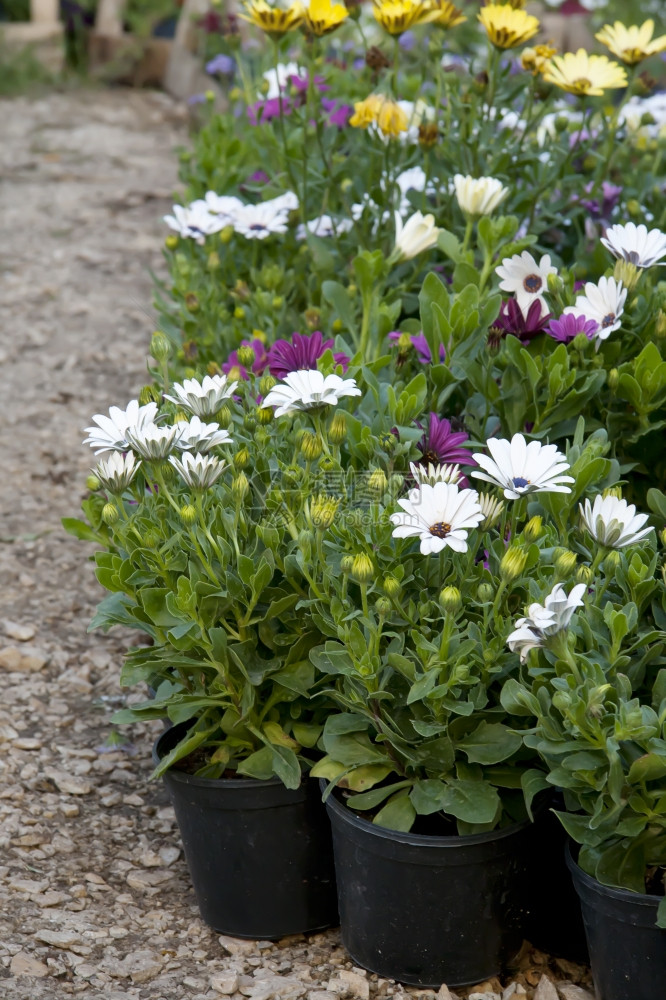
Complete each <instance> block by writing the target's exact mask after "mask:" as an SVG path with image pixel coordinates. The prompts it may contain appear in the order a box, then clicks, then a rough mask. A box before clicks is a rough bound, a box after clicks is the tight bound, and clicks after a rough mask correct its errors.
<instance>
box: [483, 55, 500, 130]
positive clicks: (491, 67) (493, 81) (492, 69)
mask: <svg viewBox="0 0 666 1000" xmlns="http://www.w3.org/2000/svg"><path fill="white" fill-rule="evenodd" d="M488 46H489V48H490V52H489V53H488V91H487V94H486V115H487V116H488V119H487V120H488V121H490V120H491V114H492V110H493V107H494V104H495V94H496V92H497V77H498V76H499V70H500V59H501V52H500V50H499V49H497V48H495V46H494V45H493V44H492V42H488Z"/></svg>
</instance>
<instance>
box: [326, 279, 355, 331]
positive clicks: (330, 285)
mask: <svg viewBox="0 0 666 1000" xmlns="http://www.w3.org/2000/svg"><path fill="white" fill-rule="evenodd" d="M321 293H322V295H323V297H324V299H325V300H326V302H329V303H330V304H331V305H332V306H333V308H334V309H335V311H336V313H337V314H338V318H339V319H340V321H341V322H342V325H343V326H344V327H345V328H346V329H347V330H349V331H350V332H351V331H353V330H354V329H355V328H356V318H355V315H354V309H353V306H352V302H351V299H350V298H349V293H348V291H347V289H346V288H345V287H344V286H343V285H341V284H340V283H339V282H337V281H325V282H324V283H323V284H322V286H321Z"/></svg>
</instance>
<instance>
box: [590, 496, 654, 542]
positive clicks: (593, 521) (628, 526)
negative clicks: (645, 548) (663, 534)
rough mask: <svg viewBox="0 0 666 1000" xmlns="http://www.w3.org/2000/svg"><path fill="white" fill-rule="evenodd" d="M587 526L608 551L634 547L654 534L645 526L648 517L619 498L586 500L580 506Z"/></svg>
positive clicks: (597, 497) (598, 497)
mask: <svg viewBox="0 0 666 1000" xmlns="http://www.w3.org/2000/svg"><path fill="white" fill-rule="evenodd" d="M578 506H579V508H580V514H581V519H582V522H583V524H584V526H585V527H586V528H587V530H588V531H589V533H590V534H591V535H592V537H593V538H594V540H595V542H598V543H599V545H605V546H606V547H607V548H609V549H623V548H625V547H626V546H627V545H635V544H636V542H640V541H641V540H642V539H643V538H645V536H646V535H649V534H650V532H651V531H652V528H651V526H650V525H648V526H647V528H645V527H643V525H644V524H645V522H646V521H647V519H648V516H649V515H648V514H637V513H636V508H635V506H634V505H633V504H629V503H627V501H626V500H621V499H619V498H618V497H614V496H608V497H602V496H596V497H595V498H594V503H593V504H591V503H590V501H589V500H586V501H585V503H584V504H579V505H578Z"/></svg>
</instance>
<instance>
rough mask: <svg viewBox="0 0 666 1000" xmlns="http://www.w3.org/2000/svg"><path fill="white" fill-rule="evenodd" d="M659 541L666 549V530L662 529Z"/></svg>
mask: <svg viewBox="0 0 666 1000" xmlns="http://www.w3.org/2000/svg"><path fill="white" fill-rule="evenodd" d="M659 541H660V542H661V544H662V545H663V546H664V547H665V548H666V528H662V529H661V531H660V532H659Z"/></svg>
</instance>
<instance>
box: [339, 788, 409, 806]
mask: <svg viewBox="0 0 666 1000" xmlns="http://www.w3.org/2000/svg"><path fill="white" fill-rule="evenodd" d="M411 784H412V783H411V781H397V782H396V783H395V784H394V785H387V786H386V787H384V788H373V789H372V791H369V792H362V793H361V794H360V795H350V797H349V798H348V799H347V805H348V806H349V807H350V809H374V808H375V807H376V806H378V805H379V804H380V802H384V800H385V799H387V798H388V797H389V795H393V794H394V792H396V791H397V790H398V789H399V788H408V787H411Z"/></svg>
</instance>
